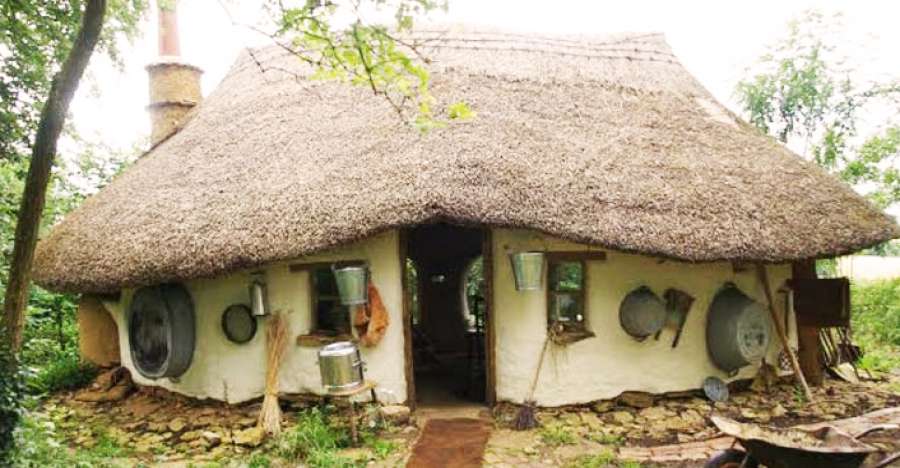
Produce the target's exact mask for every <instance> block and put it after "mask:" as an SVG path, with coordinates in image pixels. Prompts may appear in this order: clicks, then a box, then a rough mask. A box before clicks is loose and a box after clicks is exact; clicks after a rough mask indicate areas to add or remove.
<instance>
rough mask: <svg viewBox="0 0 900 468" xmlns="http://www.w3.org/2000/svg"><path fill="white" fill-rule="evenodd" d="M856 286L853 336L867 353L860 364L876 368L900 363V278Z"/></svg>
mask: <svg viewBox="0 0 900 468" xmlns="http://www.w3.org/2000/svg"><path fill="white" fill-rule="evenodd" d="M852 288H853V289H852V292H851V295H850V297H851V300H852V312H853V313H852V320H853V323H852V325H853V338H854V341H855V342H856V344H858V345H859V346H860V347H861V348H862V349H863V353H864V355H863V357H862V359H861V360H860V367H862V368H864V369H866V370H869V371H876V372H889V371H891V370H892V369H896V368H898V367H900V278H897V279H891V280H882V281H870V282H859V283H854V284H853V286H852Z"/></svg>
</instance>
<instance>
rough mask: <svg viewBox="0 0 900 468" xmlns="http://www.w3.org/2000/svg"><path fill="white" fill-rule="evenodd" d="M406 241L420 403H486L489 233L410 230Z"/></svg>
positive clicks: (446, 227)
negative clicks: (487, 259) (485, 257)
mask: <svg viewBox="0 0 900 468" xmlns="http://www.w3.org/2000/svg"><path fill="white" fill-rule="evenodd" d="M405 238H406V246H405V247H406V253H407V259H406V262H405V267H406V272H405V274H406V281H405V284H406V294H407V299H408V301H409V302H408V304H409V309H410V314H409V315H410V321H411V323H410V326H411V331H412V333H411V335H412V353H411V355H412V364H413V365H412V371H413V372H412V374H413V377H414V378H413V382H412V383H413V384H414V385H415V390H414V391H415V395H416V403H418V404H424V405H429V406H445V405H453V404H470V403H482V402H485V401H486V388H487V383H486V382H487V366H486V360H487V353H486V351H487V347H486V342H487V335H488V333H487V326H488V324H487V320H486V316H487V304H488V301H487V300H486V298H487V297H488V294H486V291H488V290H489V289H490V288H488V287H487V285H486V281H485V275H484V274H483V272H484V268H483V264H484V256H483V254H484V252H483V246H484V245H485V232H484V230H483V229H480V228H472V227H462V226H455V225H450V224H444V223H437V224H428V225H422V226H418V227H416V228H413V229H410V230H409V231H408V232H407V233H406V236H405Z"/></svg>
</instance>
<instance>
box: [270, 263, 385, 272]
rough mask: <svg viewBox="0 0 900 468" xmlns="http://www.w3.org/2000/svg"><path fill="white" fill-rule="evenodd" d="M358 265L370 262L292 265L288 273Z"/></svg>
mask: <svg viewBox="0 0 900 468" xmlns="http://www.w3.org/2000/svg"><path fill="white" fill-rule="evenodd" d="M356 265H368V262H367V261H366V260H337V261H334V262H305V263H292V264H290V265H288V271H290V272H291V273H302V272H304V271H310V270H315V269H318V268H331V267H337V268H342V267H347V266H356Z"/></svg>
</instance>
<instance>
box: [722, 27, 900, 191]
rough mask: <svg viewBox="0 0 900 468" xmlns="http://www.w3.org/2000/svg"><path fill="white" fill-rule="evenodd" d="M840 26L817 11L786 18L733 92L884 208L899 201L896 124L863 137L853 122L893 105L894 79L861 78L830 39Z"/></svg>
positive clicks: (786, 139)
mask: <svg viewBox="0 0 900 468" xmlns="http://www.w3.org/2000/svg"><path fill="white" fill-rule="evenodd" d="M839 26H840V21H839V17H826V16H825V15H823V14H822V13H820V12H816V11H810V12H807V13H806V14H805V15H803V16H802V17H801V18H799V19H797V20H794V21H791V22H790V23H789V27H788V35H787V38H786V39H785V40H784V41H783V42H782V43H780V44H778V45H776V46H773V47H771V48H770V52H769V53H768V54H766V55H764V56H763V57H762V58H761V59H760V61H759V64H758V68H759V69H760V70H759V71H758V72H757V73H756V74H754V75H753V76H751V77H750V78H748V79H746V80H743V81H741V82H740V83H739V84H738V86H737V96H738V98H739V100H740V103H741V106H742V107H743V110H744V111H745V112H746V113H747V115H748V118H749V120H750V122H751V123H753V124H754V125H755V126H756V127H757V128H759V129H760V130H762V131H763V132H766V133H769V134H771V135H772V136H774V137H776V138H777V139H778V140H779V141H781V142H782V143H785V144H788V145H791V146H792V147H794V148H795V149H798V150H799V151H800V152H801V154H802V156H804V157H806V158H808V159H811V160H813V161H815V162H816V163H817V164H819V165H820V166H822V167H823V168H824V169H826V170H827V171H829V172H831V173H833V174H835V175H836V176H838V177H839V178H841V179H842V180H844V181H846V182H847V183H849V184H851V185H854V186H856V187H857V188H859V189H861V190H864V191H866V194H867V196H868V197H869V199H870V200H872V201H873V202H874V203H875V204H876V205H878V206H879V207H881V208H887V207H888V206H890V205H891V204H893V203H896V202H898V201H900V174H898V172H897V168H896V165H895V164H894V163H895V162H896V159H897V157H898V156H900V154H898V142H900V141H898V140H900V126H897V125H896V124H895V125H891V123H890V122H887V125H886V128H885V129H884V130H883V132H882V133H880V134H878V135H875V136H872V137H871V138H870V139H869V140H867V141H864V142H862V143H859V142H858V140H859V137H860V135H859V128H858V127H859V124H860V122H861V121H862V118H863V117H864V116H867V114H868V113H869V111H870V110H872V109H876V110H877V109H879V108H880V107H881V108H883V107H885V106H886V105H887V106H888V108H890V107H893V106H896V104H897V103H898V99H900V81H891V82H884V83H871V84H861V83H860V81H861V80H860V79H859V78H858V77H857V76H856V75H855V74H854V70H852V69H850V68H848V66H847V65H846V63H847V58H846V57H847V55H846V54H845V53H844V51H842V50H841V49H840V48H839V47H838V46H836V45H833V44H832V42H837V41H838V40H839V39H840V35H839V34H838V33H837V30H838V29H839ZM894 108H895V107H894ZM893 117H896V112H895V113H894V116H893Z"/></svg>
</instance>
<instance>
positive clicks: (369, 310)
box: [353, 281, 390, 347]
mask: <svg viewBox="0 0 900 468" xmlns="http://www.w3.org/2000/svg"><path fill="white" fill-rule="evenodd" d="M389 323H390V319H389V318H388V313H387V309H386V308H385V307H384V302H383V301H382V300H381V294H379V293H378V288H376V287H375V285H374V284H372V282H371V281H369V303H368V304H366V305H361V306H359V307H358V308H357V309H356V314H355V315H354V317H353V327H354V328H356V334H357V336H358V337H359V342H360V343H362V344H363V346H367V347H372V346H375V345H377V344H378V343H379V342H380V341H381V339H382V338H384V334H385V333H387V327H388V324H389Z"/></svg>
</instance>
